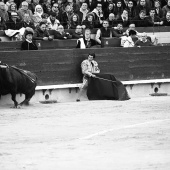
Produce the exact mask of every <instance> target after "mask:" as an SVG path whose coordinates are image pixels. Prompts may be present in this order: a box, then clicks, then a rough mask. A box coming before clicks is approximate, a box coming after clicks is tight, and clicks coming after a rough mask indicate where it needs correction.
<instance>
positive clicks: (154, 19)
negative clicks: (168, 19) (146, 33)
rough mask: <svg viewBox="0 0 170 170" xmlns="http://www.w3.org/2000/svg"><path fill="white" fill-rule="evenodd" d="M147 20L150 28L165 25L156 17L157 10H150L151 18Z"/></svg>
mask: <svg viewBox="0 0 170 170" xmlns="http://www.w3.org/2000/svg"><path fill="white" fill-rule="evenodd" d="M146 19H147V20H148V26H158V25H162V24H163V21H161V19H160V18H159V17H158V16H156V15H155V9H151V10H150V12H149V17H147V18H146Z"/></svg>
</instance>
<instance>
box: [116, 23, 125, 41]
mask: <svg viewBox="0 0 170 170" xmlns="http://www.w3.org/2000/svg"><path fill="white" fill-rule="evenodd" d="M123 35H124V32H123V25H122V23H118V24H117V27H116V28H114V30H113V37H118V38H120V37H122V36H123Z"/></svg>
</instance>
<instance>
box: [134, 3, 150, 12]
mask: <svg viewBox="0 0 170 170" xmlns="http://www.w3.org/2000/svg"><path fill="white" fill-rule="evenodd" d="M149 10H150V8H149V7H148V5H147V4H146V0H139V4H138V5H137V6H136V15H139V13H140V11H145V13H146V15H149Z"/></svg>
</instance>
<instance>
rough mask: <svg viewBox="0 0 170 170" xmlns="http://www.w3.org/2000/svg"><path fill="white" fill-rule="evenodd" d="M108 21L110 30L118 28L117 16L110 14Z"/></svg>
mask: <svg viewBox="0 0 170 170" xmlns="http://www.w3.org/2000/svg"><path fill="white" fill-rule="evenodd" d="M107 21H108V22H109V28H113V27H116V25H117V20H116V18H115V15H114V14H113V13H110V14H109V17H108V18H107Z"/></svg>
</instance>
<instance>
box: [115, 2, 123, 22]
mask: <svg viewBox="0 0 170 170" xmlns="http://www.w3.org/2000/svg"><path fill="white" fill-rule="evenodd" d="M122 12H123V5H122V1H121V0H118V1H117V3H116V5H115V10H114V14H115V17H116V19H118V18H120V16H121V15H122Z"/></svg>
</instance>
